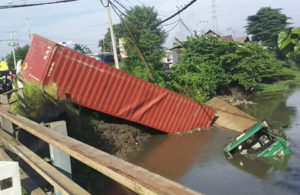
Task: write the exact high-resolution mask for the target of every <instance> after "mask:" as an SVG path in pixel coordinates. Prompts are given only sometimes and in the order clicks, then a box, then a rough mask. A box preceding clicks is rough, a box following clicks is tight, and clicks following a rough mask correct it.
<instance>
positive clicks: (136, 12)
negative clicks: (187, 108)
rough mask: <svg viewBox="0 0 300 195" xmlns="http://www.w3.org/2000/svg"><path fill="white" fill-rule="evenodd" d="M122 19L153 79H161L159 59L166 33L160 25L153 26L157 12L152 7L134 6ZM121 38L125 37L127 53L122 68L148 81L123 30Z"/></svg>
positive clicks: (162, 51) (161, 70) (162, 52)
mask: <svg viewBox="0 0 300 195" xmlns="http://www.w3.org/2000/svg"><path fill="white" fill-rule="evenodd" d="M124 20H125V22H126V24H128V27H129V29H130V31H131V33H132V35H133V37H134V38H135V42H136V44H137V46H138V47H139V49H140V50H141V52H142V54H143V56H144V58H145V60H146V62H147V63H148V65H149V67H150V69H151V71H152V73H153V74H154V76H155V79H156V80H157V82H159V81H161V80H163V66H162V62H161V59H162V58H163V56H164V53H165V52H164V49H163V47H162V44H163V43H164V42H165V39H166V33H165V32H164V31H163V30H162V29H161V28H160V27H153V26H154V25H155V24H156V23H157V22H159V19H158V14H157V12H156V11H155V10H154V8H153V7H146V6H141V7H139V6H136V7H134V8H132V9H131V10H129V11H128V12H127V13H126V16H125V18H124ZM123 38H124V39H125V52H126V53H127V55H128V57H127V58H126V59H125V60H124V67H123V70H125V71H126V72H128V73H131V74H133V75H135V76H138V77H140V78H142V79H144V80H147V81H149V76H148V75H147V73H146V68H145V66H144V65H143V63H142V61H141V59H140V57H139V55H138V52H137V51H136V49H135V48H134V46H133V41H132V40H131V38H130V36H129V34H128V33H127V32H125V33H124V34H123Z"/></svg>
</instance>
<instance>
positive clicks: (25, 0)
mask: <svg viewBox="0 0 300 195" xmlns="http://www.w3.org/2000/svg"><path fill="white" fill-rule="evenodd" d="M24 4H25V5H26V4H27V0H24ZM25 11H26V21H27V30H28V38H29V44H31V33H30V26H29V17H28V11H27V8H26V6H25Z"/></svg>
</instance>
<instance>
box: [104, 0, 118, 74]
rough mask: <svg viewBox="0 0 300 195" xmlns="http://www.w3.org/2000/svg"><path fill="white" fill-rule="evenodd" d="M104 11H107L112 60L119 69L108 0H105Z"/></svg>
mask: <svg viewBox="0 0 300 195" xmlns="http://www.w3.org/2000/svg"><path fill="white" fill-rule="evenodd" d="M106 12H107V18H108V23H109V29H110V37H111V43H112V46H113V53H114V60H115V65H116V68H117V69H120V67H119V59H118V55H117V47H116V40H115V35H114V31H113V27H112V21H111V14H110V8H109V0H106Z"/></svg>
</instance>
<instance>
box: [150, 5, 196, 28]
mask: <svg viewBox="0 0 300 195" xmlns="http://www.w3.org/2000/svg"><path fill="white" fill-rule="evenodd" d="M196 1H197V0H192V1H191V2H189V3H188V4H186V5H185V6H183V7H182V8H181V9H180V10H178V11H177V12H176V13H174V14H173V15H171V16H170V17H168V18H166V19H164V20H162V21H160V22H158V23H157V24H155V26H159V25H161V24H162V23H164V22H166V21H168V20H171V19H172V18H174V17H175V16H177V15H178V14H180V13H181V12H183V11H184V10H185V9H187V8H188V7H190V6H191V5H192V4H193V3H195V2H196Z"/></svg>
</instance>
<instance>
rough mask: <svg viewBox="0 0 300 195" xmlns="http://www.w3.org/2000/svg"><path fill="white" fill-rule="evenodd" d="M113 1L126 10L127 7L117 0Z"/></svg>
mask: <svg viewBox="0 0 300 195" xmlns="http://www.w3.org/2000/svg"><path fill="white" fill-rule="evenodd" d="M114 2H116V3H117V4H118V5H119V6H121V7H122V8H123V9H125V10H126V11H127V12H128V9H127V8H126V7H125V6H124V5H123V4H122V3H120V2H119V1H118V0H114Z"/></svg>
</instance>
